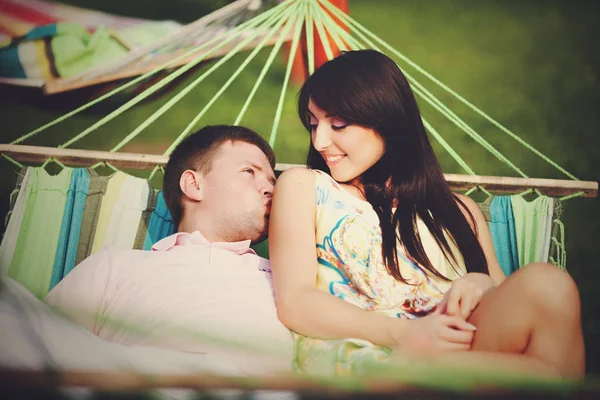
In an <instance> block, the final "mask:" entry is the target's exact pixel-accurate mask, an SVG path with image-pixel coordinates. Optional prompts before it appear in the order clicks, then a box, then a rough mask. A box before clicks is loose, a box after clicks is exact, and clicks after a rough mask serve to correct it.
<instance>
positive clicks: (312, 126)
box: [309, 124, 318, 131]
mask: <svg viewBox="0 0 600 400" xmlns="http://www.w3.org/2000/svg"><path fill="white" fill-rule="evenodd" d="M309 126H310V130H311V131H314V130H315V129H317V126H318V124H310V125H309Z"/></svg>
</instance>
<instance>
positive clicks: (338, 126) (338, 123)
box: [331, 118, 348, 131]
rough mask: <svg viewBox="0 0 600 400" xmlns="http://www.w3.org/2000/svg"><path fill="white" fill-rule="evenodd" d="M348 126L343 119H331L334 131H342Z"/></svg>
mask: <svg viewBox="0 0 600 400" xmlns="http://www.w3.org/2000/svg"><path fill="white" fill-rule="evenodd" d="M347 126H348V124H347V123H346V122H344V121H342V120H341V119H337V118H335V119H334V120H333V121H331V129H333V130H334V131H340V130H342V129H344V128H345V127H347Z"/></svg>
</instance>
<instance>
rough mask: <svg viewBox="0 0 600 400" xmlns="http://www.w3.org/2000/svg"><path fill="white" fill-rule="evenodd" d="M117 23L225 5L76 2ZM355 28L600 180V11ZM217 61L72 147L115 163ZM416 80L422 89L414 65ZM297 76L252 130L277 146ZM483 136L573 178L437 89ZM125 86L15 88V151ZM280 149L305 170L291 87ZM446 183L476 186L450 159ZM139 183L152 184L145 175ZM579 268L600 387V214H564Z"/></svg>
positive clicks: (367, 15)
mask: <svg viewBox="0 0 600 400" xmlns="http://www.w3.org/2000/svg"><path fill="white" fill-rule="evenodd" d="M63 2H65V3H71V4H74V5H78V6H82V7H88V8H93V9H97V10H101V11H106V12H111V13H115V14H121V15H127V16H133V17H139V18H150V19H173V20H176V21H178V22H182V23H188V22H192V21H194V20H196V19H198V18H200V17H201V16H203V15H205V14H206V13H208V12H210V11H212V10H214V9H216V8H218V7H221V6H223V5H225V4H227V3H229V2H230V1H226V0H212V1H208V0H169V1H163V0H144V1H142V0H130V1H115V0H105V1H98V0H68V1H67V0H64V1H63ZM349 3H350V15H351V16H352V17H353V18H355V19H356V20H358V21H359V22H360V23H362V24H363V25H365V26H366V27H367V28H368V29H370V30H371V31H373V32H374V33H376V34H377V35H379V36H380V37H381V38H382V39H384V40H385V41H387V42H388V43H390V44H391V45H392V46H393V47H394V48H395V49H397V50H398V51H400V52H401V53H403V54H404V55H406V56H408V57H409V58H410V59H412V60H413V61H414V62H416V63H417V64H419V65H421V66H422V67H423V68H425V69H426V70H427V71H429V72H430V73H432V74H433V75H434V76H436V77H437V78H438V79H440V80H441V81H442V82H444V83H445V84H446V85H448V86H449V87H451V88H452V89H454V90H455V91H457V92H458V93H460V94H461V95H462V96H464V97H465V98H467V99H469V101H471V102H472V103H474V104H475V105H476V106H477V107H479V108H480V109H482V110H484V111H486V112H487V113H488V114H490V115H491V116H492V117H493V118H495V119H497V120H498V121H499V122H500V123H502V124H503V125H504V126H506V127H508V128H509V129H511V130H512V131H513V132H515V133H517V134H518V135H520V136H521V137H522V138H524V139H525V140H526V141H528V142H529V143H531V144H532V145H533V146H534V147H536V148H537V149H539V150H540V151H541V152H542V153H544V154H546V155H548V156H549V157H550V158H551V159H553V160H554V161H556V162H557V163H558V164H560V165H562V166H563V167H564V168H566V169H567V170H568V171H570V172H571V173H573V174H574V175H575V176H577V177H578V178H579V179H582V180H594V181H597V180H598V176H599V172H598V168H599V167H600V154H599V152H598V145H597V139H596V137H597V135H598V133H599V131H600V107H599V106H600V73H599V72H600V68H599V67H600V53H599V52H598V45H597V40H598V38H599V37H600V26H599V24H598V17H599V16H600V3H598V2H595V1H593V0H589V1H586V0H571V1H569V0H562V1H561V0H522V1H511V0H503V1H501V0H427V1H423V0H375V1H373V0H350V1H349ZM269 51H270V49H266V50H263V51H262V52H261V53H260V54H259V56H258V57H257V59H256V60H255V61H253V62H251V63H250V65H249V66H248V68H247V69H246V70H245V71H244V73H243V74H241V75H240V77H239V78H238V79H237V80H236V81H235V82H234V84H233V85H232V86H231V87H230V88H229V89H228V90H227V91H226V92H225V93H224V95H223V96H222V97H221V98H220V99H219V100H218V101H217V102H216V103H215V104H214V106H213V107H212V108H211V110H210V111H209V112H208V113H207V114H206V115H205V116H204V117H203V118H202V119H201V120H200V122H199V126H200V125H205V124H210V123H232V122H233V121H234V119H235V117H236V116H237V113H238V111H239V110H240V109H241V106H242V104H243V102H244V100H245V99H246V96H247V95H248V93H249V92H250V90H251V88H252V85H253V84H254V82H255V79H256V77H257V75H258V73H259V72H260V69H261V67H262V65H264V62H265V60H266V58H267V56H268V52H269ZM246 55H247V53H243V54H241V55H238V56H236V57H234V58H233V59H232V60H231V61H230V62H228V63H226V64H225V65H224V66H223V67H222V68H220V69H219V70H218V71H217V72H216V73H214V74H213V75H211V76H210V77H209V78H208V79H207V80H206V81H205V82H203V83H202V84H201V85H200V86H199V87H198V88H196V90H194V91H193V92H192V93H190V94H189V95H188V96H186V97H185V98H184V99H183V100H182V101H181V102H180V103H179V104H178V105H177V106H176V107H175V108H174V109H173V110H171V111H169V112H168V113H166V114H165V115H164V116H162V117H161V118H159V119H158V120H157V121H156V122H155V123H154V124H153V125H152V126H150V127H149V128H148V129H147V130H146V131H145V132H144V133H143V134H142V135H140V136H139V138H137V139H135V140H134V141H133V142H132V143H131V144H130V145H128V146H127V147H126V148H124V149H123V151H132V152H147V153H155V154H160V153H162V152H164V151H165V149H166V148H167V146H168V145H169V144H170V143H171V142H172V141H173V140H174V138H175V137H176V136H177V135H178V134H179V133H180V132H181V131H182V130H183V128H184V127H185V126H186V125H187V124H188V123H189V121H191V120H192V119H193V118H194V116H196V114H197V113H198V112H199V111H200V110H201V109H202V108H203V106H204V105H205V104H206V103H207V102H208V100H210V99H211V98H212V96H213V94H214V93H215V92H216V91H217V90H219V88H220V87H221V85H222V84H223V83H224V82H225V80H226V79H227V78H228V77H229V76H231V73H232V71H234V70H235V68H237V66H238V65H239V64H240V62H241V61H242V60H244V58H245V56H246ZM211 63H214V61H209V62H207V63H205V64H204V65H201V66H200V67H198V68H195V69H194V70H192V71H191V72H189V73H188V74H186V75H184V76H183V77H181V78H180V79H179V80H177V81H176V82H174V83H173V84H171V85H170V86H168V87H167V88H165V89H163V90H162V91H161V92H159V93H158V94H156V95H154V96H152V97H150V98H149V99H147V100H146V101H144V102H143V103H141V104H140V105H139V106H137V107H136V108H134V109H132V110H131V111H129V112H126V113H125V114H124V115H122V116H120V117H118V118H117V119H116V120H114V121H113V122H112V123H109V124H108V125H106V126H105V127H103V128H101V129H100V130H99V131H98V132H95V133H93V134H92V135H90V137H88V138H85V139H83V140H81V141H80V142H77V143H76V144H74V145H73V146H71V147H73V148H91V149H98V150H108V149H110V148H111V147H112V146H114V145H115V144H116V143H118V142H119V141H120V139H122V138H123V137H124V136H125V135H127V134H128V133H129V132H131V131H132V130H133V129H135V127H136V126H138V125H139V124H140V123H141V122H142V121H144V120H145V119H146V118H147V117H148V116H149V115H150V114H151V113H152V112H154V111H155V110H156V109H158V108H159V107H160V106H161V105H162V104H164V103H165V102H166V101H168V100H169V99H170V98H171V97H172V96H173V95H174V94H176V93H177V92H178V91H179V90H181V89H182V88H184V87H185V86H186V85H188V84H189V83H190V82H191V81H192V80H193V79H195V78H196V77H198V76H199V75H200V74H201V73H202V72H204V71H205V70H206V65H207V64H211ZM400 65H401V67H403V68H404V67H406V71H407V72H409V73H411V74H412V75H414V76H416V77H418V78H420V81H421V82H423V83H426V78H421V77H420V76H419V75H418V74H417V73H416V72H415V71H414V70H412V69H411V68H410V67H408V66H404V65H402V64H400ZM284 73H285V64H284V60H283V57H278V59H277V61H276V63H275V65H274V66H273V68H272V70H271V71H270V73H269V74H268V75H267V77H266V78H265V81H264V83H263V85H262V87H261V88H260V89H259V91H258V93H257V96H256V97H255V99H254V101H253V104H252V106H251V108H250V110H249V111H248V113H247V114H246V116H245V118H244V120H243V121H242V124H243V125H246V126H249V127H251V128H253V129H255V130H257V131H258V132H260V133H261V134H262V135H263V136H265V137H268V135H269V133H270V128H271V125H272V122H273V118H274V114H275V108H276V105H277V100H278V96H279V91H280V89H281V82H282V80H283V77H284ZM427 86H428V87H429V88H430V89H431V90H432V91H433V92H434V93H435V94H436V95H439V97H440V98H441V99H442V100H443V101H444V102H445V103H446V104H447V105H448V106H450V108H452V109H453V110H455V111H456V112H457V113H458V114H459V115H460V116H461V117H462V118H463V119H465V120H466V122H468V123H469V124H470V125H471V126H472V127H473V128H475V130H476V131H478V132H479V133H480V134H482V135H483V136H484V137H485V138H486V139H487V140H489V141H490V142H491V143H492V144H493V145H494V146H496V147H497V148H498V149H499V150H500V151H501V152H502V153H503V154H505V155H507V156H508V158H509V159H510V160H511V161H513V162H514V163H515V164H516V165H518V166H520V167H521V168H522V169H523V170H524V171H525V173H527V174H528V175H530V176H532V177H538V178H562V176H561V175H560V174H558V173H557V172H556V171H555V170H554V169H553V168H552V167H550V166H549V165H547V164H545V163H544V162H542V161H540V160H538V159H537V157H535V156H534V155H533V154H532V153H531V152H529V151H528V150H526V149H524V148H522V147H520V145H518V144H517V143H516V142H515V141H514V140H512V139H510V138H508V137H507V136H506V135H504V134H503V133H502V132H500V131H499V130H498V129H496V128H494V127H493V126H491V125H490V124H489V123H486V122H484V121H483V120H482V119H481V118H480V117H477V116H476V115H475V114H474V113H473V112H470V111H468V110H467V109H466V108H465V107H464V106H461V105H460V104H459V103H458V102H457V101H455V100H453V99H452V98H450V97H449V96H447V95H445V94H444V93H443V92H441V91H440V90H435V89H434V88H433V86H432V85H427ZM113 87H116V84H108V85H102V86H99V87H94V88H88V89H80V90H77V91H74V92H70V93H65V94H58V95H53V96H43V95H42V94H41V93H39V92H38V91H37V90H33V89H15V88H11V87H2V89H1V94H0V102H1V106H0V121H1V125H0V126H1V128H0V132H1V137H0V141H1V142H3V143H7V142H10V141H11V140H14V139H15V138H17V137H19V136H21V135H23V134H25V133H27V132H29V131H31V130H33V129H35V128H37V127H39V126H41V125H42V124H44V123H45V122H48V121H51V120H53V119H55V118H57V117H58V116H60V115H62V114H64V113H66V112H68V111H70V110H72V109H73V108H75V107H77V106H79V105H81V104H84V103H85V102H87V101H89V100H91V99H92V98H94V97H95V96H98V94H99V93H104V92H106V91H108V90H109V89H110V88H113ZM142 89H143V86H142V87H137V88H136V89H135V90H127V91H126V93H122V94H120V95H118V96H116V98H114V99H111V100H109V101H107V102H104V103H101V104H99V105H97V106H94V107H92V108H91V109H89V110H87V111H86V112H84V113H82V114H80V115H77V116H75V117H73V118H71V119H69V120H67V121H66V122H64V123H61V124H59V125H57V126H56V127H54V128H52V129H50V130H48V131H46V132H43V133H42V134H40V135H39V136H38V137H36V138H35V139H33V140H31V141H29V142H26V143H25V144H36V145H48V146H56V145H58V144H61V143H63V142H65V141H66V140H67V139H68V138H71V137H73V136H75V135H76V134H77V133H79V132H80V131H82V130H83V129H85V128H86V127H88V126H89V125H91V124H92V123H93V122H95V121H97V120H98V119H99V118H101V117H102V116H104V115H106V114H107V113H108V112H110V111H111V110H113V109H115V108H116V107H118V106H119V105H121V104H123V102H125V101H126V100H128V99H130V98H131V97H132V96H133V95H134V94H135V93H137V92H139V91H141V90H142ZM289 89H290V90H289V91H288V94H287V96H286V101H285V104H284V114H283V116H282V120H281V124H280V129H279V134H278V138H277V142H276V145H275V150H276V153H277V157H278V161H279V162H286V163H302V162H303V161H304V159H305V155H306V150H307V145H308V135H307V133H306V132H304V131H303V128H302V126H301V125H300V123H299V121H298V118H297V116H296V110H295V94H296V92H297V90H298V87H294V86H292V87H290V88H289ZM420 104H421V106H422V111H423V114H424V116H425V117H426V118H427V119H428V120H429V121H430V122H431V123H432V125H434V126H435V127H436V128H437V129H438V131H439V132H441V133H442V135H444V136H445V137H446V139H447V140H448V141H449V142H450V144H451V145H452V146H453V148H454V149H455V150H457V152H458V153H459V154H460V155H461V156H463V157H464V158H465V159H466V160H467V161H468V162H469V164H470V166H471V167H472V168H473V169H474V170H475V171H476V172H477V173H479V174H482V175H503V174H508V175H510V176H515V174H514V173H511V172H510V171H508V170H507V169H506V167H505V166H503V165H502V164H501V163H500V162H496V160H495V159H493V157H491V156H490V155H489V153H487V152H486V151H485V150H484V149H482V148H481V147H480V146H479V145H477V144H476V143H475V142H474V141H473V140H471V139H470V138H468V137H467V136H466V135H464V134H462V133H461V132H459V131H457V130H456V128H454V126H453V125H451V124H450V123H449V122H448V121H446V120H444V119H443V118H442V117H441V116H439V115H437V114H436V113H435V112H434V111H433V110H432V109H430V108H429V107H428V106H427V105H426V104H424V102H420ZM438 154H439V157H440V160H441V162H442V165H443V167H444V170H445V172H448V173H463V171H461V170H460V168H459V167H458V166H457V165H456V164H455V163H454V162H453V161H452V160H451V159H450V157H449V156H448V155H447V154H445V152H444V151H443V150H441V149H439V151H438ZM0 168H2V174H0V215H2V216H3V215H5V213H6V210H7V204H8V193H9V192H10V190H11V187H12V186H13V185H14V179H15V174H14V173H13V171H14V167H13V166H12V164H9V163H8V162H6V161H5V160H0ZM136 174H139V172H136ZM565 208H566V210H565V215H564V217H563V221H564V222H565V225H566V230H567V236H566V241H567V252H568V262H567V266H568V269H569V271H570V273H571V274H572V276H573V278H574V279H575V281H576V282H577V284H578V286H579V289H580V293H581V299H582V310H583V328H584V334H585V339H586V349H587V363H588V372H590V373H593V374H600V318H599V316H600V299H599V297H598V295H597V293H598V289H600V268H598V265H597V264H598V260H599V259H600V250H599V247H600V225H599V221H600V201H599V200H598V199H573V200H569V201H567V202H566V203H565Z"/></svg>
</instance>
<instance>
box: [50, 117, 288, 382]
mask: <svg viewBox="0 0 600 400" xmlns="http://www.w3.org/2000/svg"><path fill="white" fill-rule="evenodd" d="M274 166H275V156H274V154H273V150H272V149H271V148H270V147H269V145H268V143H267V142H266V141H265V140H264V139H263V138H261V137H260V136H259V135H258V134H256V133H255V132H253V131H251V130H249V129H247V128H243V127H239V126H222V125H219V126H208V127H205V128H203V129H201V130H200V131H198V132H196V133H194V134H193V135H191V136H189V137H188V138H186V139H185V140H184V141H183V142H181V144H179V146H177V148H176V149H175V150H174V151H173V153H172V154H171V156H170V158H169V162H168V163H167V166H166V169H165V174H164V185H163V195H164V197H165V201H166V203H167V206H168V208H169V210H170V211H171V214H172V217H173V220H174V222H175V226H177V227H178V229H177V231H178V232H177V233H175V234H174V235H171V236H169V237H167V238H165V239H162V240H161V241H159V242H157V243H156V244H154V246H153V251H152V252H148V251H140V250H127V251H123V250H120V251H119V250H114V249H111V248H103V249H102V250H100V251H98V252H97V253H95V254H93V255H92V256H90V257H89V258H87V259H86V260H84V261H83V262H82V263H81V264H79V265H78V266H77V267H76V268H75V269H74V270H73V271H72V272H71V273H69V275H67V276H66V277H65V278H64V279H63V280H62V281H61V282H60V283H59V284H58V285H57V286H56V287H55V288H54V289H53V290H52V291H51V292H50V293H49V294H48V296H47V297H46V302H47V303H48V304H50V305H52V306H54V307H55V308H57V309H58V310H59V311H60V312H61V313H62V314H64V315H65V316H67V317H68V318H69V319H71V320H73V321H75V322H77V323H78V324H80V325H82V326H84V327H85V328H87V329H88V330H90V331H92V332H93V333H95V334H96V335H98V336H100V337H101V338H104V339H108V340H111V341H114V342H118V343H121V344H126V345H142V346H152V347H161V348H167V349H172V350H179V351H185V352H194V353H206V354H210V355H212V356H218V357H219V359H220V360H223V362H225V363H232V364H235V365H236V366H237V367H238V368H241V370H242V371H244V372H246V373H268V372H274V371H282V370H286V369H288V368H289V365H290V360H291V357H292V341H291V336H290V333H289V331H288V330H287V329H286V328H285V327H284V326H283V325H282V324H281V323H280V322H279V320H278V318H277V312H276V309H275V303H274V299H273V291H272V281H271V273H270V267H269V263H268V261H267V260H266V259H263V258H261V257H259V256H257V255H256V253H255V252H254V251H253V250H252V249H250V247H249V246H250V244H251V243H258V242H260V241H262V240H264V239H265V238H266V236H267V228H268V218H269V212H270V206H271V198H272V195H273V188H274V183H275V175H274V173H273V167H274Z"/></svg>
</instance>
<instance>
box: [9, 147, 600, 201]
mask: <svg viewBox="0 0 600 400" xmlns="http://www.w3.org/2000/svg"><path fill="white" fill-rule="evenodd" d="M0 153H1V154H4V155H6V156H9V157H11V158H13V159H15V160H17V161H22V162H26V163H43V162H44V161H46V160H47V159H48V158H54V159H57V160H59V161H60V162H62V163H63V164H65V165H70V166H84V167H85V166H90V165H94V164H96V163H98V162H107V163H110V164H111V165H113V166H115V167H117V168H121V169H138V170H150V169H153V168H154V167H155V166H157V165H158V166H164V165H165V164H166V163H167V161H168V157H167V156H163V155H157V154H139V153H120V152H119V153H112V152H108V151H95V150H76V149H61V148H55V147H40V146H23V145H12V144H0ZM299 166H300V165H296V164H281V163H279V164H277V165H276V167H275V169H276V171H284V170H286V169H288V168H292V167H299ZM444 176H445V177H446V180H447V181H448V183H449V184H450V188H451V189H452V190H453V191H457V192H463V191H467V190H469V189H471V188H473V187H480V188H485V189H486V190H488V191H489V192H492V193H499V194H500V193H501V194H509V193H522V192H524V191H526V190H528V189H537V190H539V191H540V192H541V193H543V194H545V195H548V196H553V197H562V196H568V195H571V194H575V193H579V192H584V194H583V195H582V197H597V196H598V182H593V181H576V180H568V179H540V178H512V177H503V176H479V175H460V174H444Z"/></svg>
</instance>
